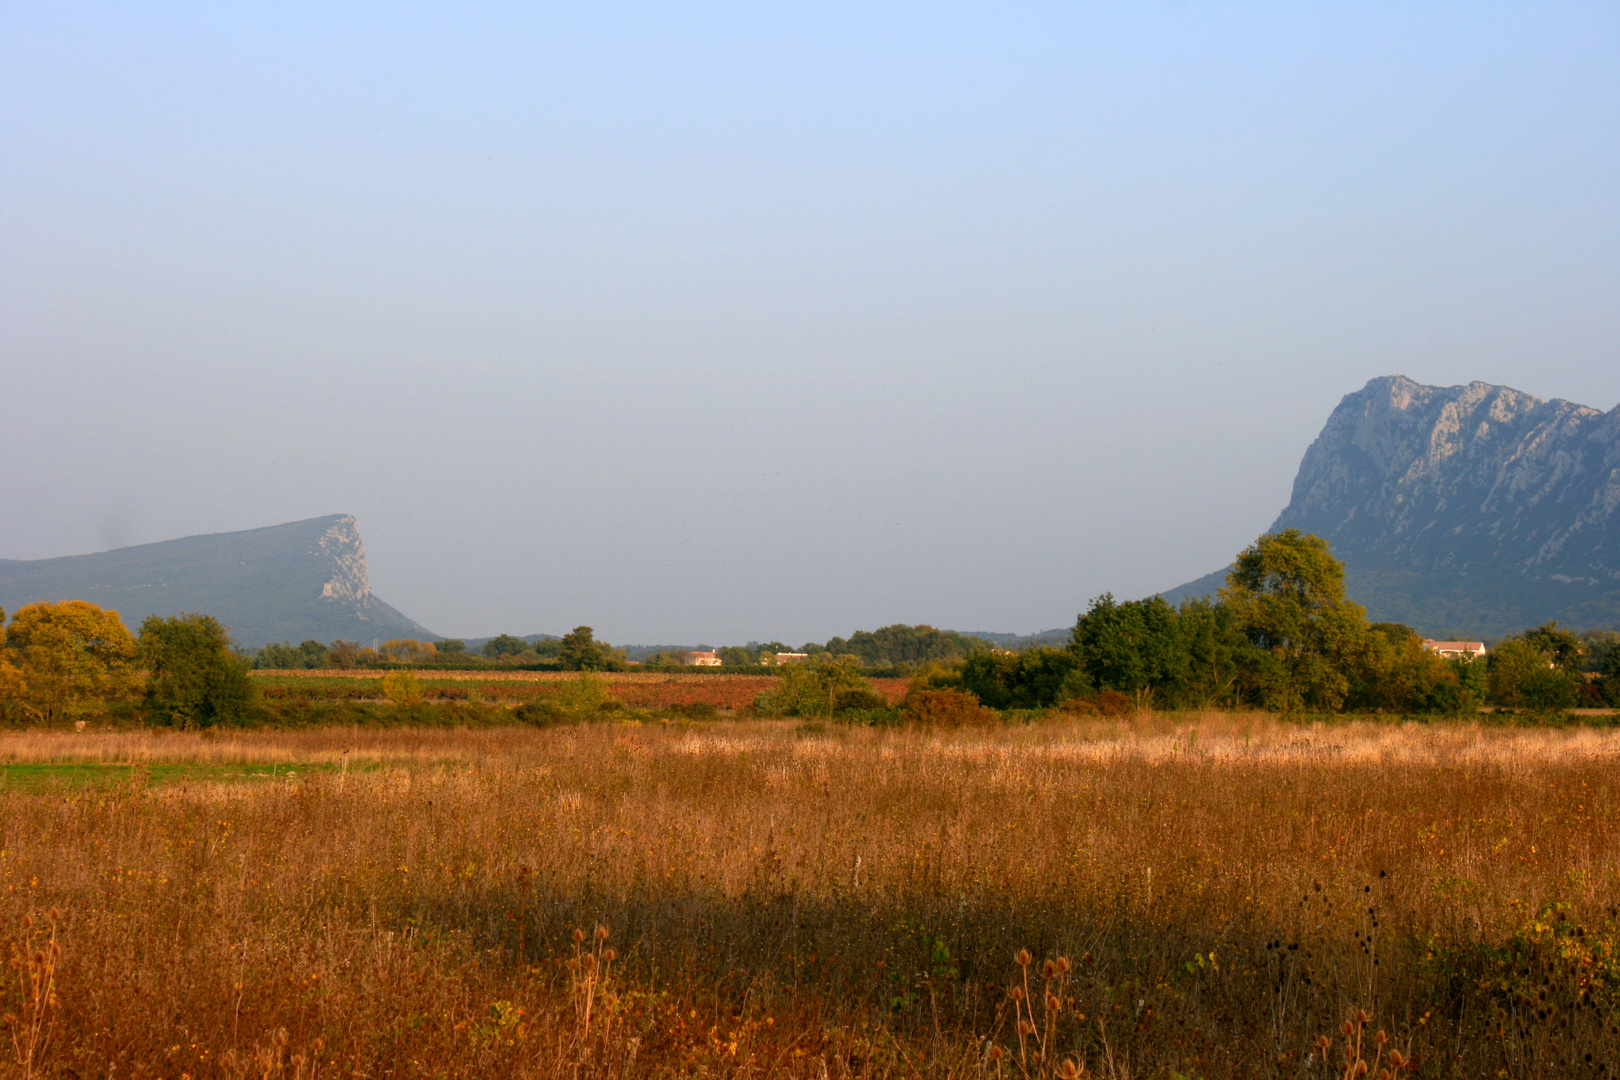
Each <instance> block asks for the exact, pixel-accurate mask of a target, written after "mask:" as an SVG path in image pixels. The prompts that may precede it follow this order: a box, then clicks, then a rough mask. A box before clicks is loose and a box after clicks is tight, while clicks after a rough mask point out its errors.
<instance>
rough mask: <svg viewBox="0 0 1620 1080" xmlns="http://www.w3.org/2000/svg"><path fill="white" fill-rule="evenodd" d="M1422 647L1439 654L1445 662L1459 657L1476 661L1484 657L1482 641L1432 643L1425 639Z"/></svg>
mask: <svg viewBox="0 0 1620 1080" xmlns="http://www.w3.org/2000/svg"><path fill="white" fill-rule="evenodd" d="M1423 647H1424V648H1425V649H1428V650H1429V651H1430V652H1432V653H1439V654H1440V655H1441V656H1443V657H1445V658H1446V659H1447V660H1452V659H1455V658H1457V657H1459V656H1466V657H1469V658H1470V659H1474V660H1477V659H1479V658H1480V657H1482V656H1484V655H1485V643H1484V642H1483V641H1432V640H1430V639H1428V638H1425V639H1424V641H1423Z"/></svg>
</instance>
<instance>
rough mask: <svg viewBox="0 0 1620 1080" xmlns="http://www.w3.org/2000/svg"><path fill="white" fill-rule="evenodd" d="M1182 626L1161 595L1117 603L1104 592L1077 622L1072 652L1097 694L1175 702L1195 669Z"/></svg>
mask: <svg viewBox="0 0 1620 1080" xmlns="http://www.w3.org/2000/svg"><path fill="white" fill-rule="evenodd" d="M1178 622H1179V617H1178V613H1177V612H1176V609H1175V608H1173V607H1171V606H1170V604H1169V602H1168V601H1166V600H1165V599H1164V598H1163V597H1161V596H1153V597H1149V598H1148V599H1146V600H1127V601H1126V602H1124V603H1117V602H1115V600H1114V595H1113V594H1112V593H1104V594H1103V595H1102V596H1099V597H1097V599H1095V600H1093V601H1092V602H1091V608H1090V610H1088V611H1087V612H1086V613H1085V614H1084V615H1082V616H1080V618H1079V620H1078V621H1077V622H1076V623H1075V625H1074V630H1073V632H1072V637H1073V642H1072V644H1071V645H1070V646H1069V650H1070V651H1071V652H1072V653H1073V654H1074V657H1075V659H1076V660H1077V661H1078V663H1079V666H1080V669H1081V670H1082V671H1084V672H1085V675H1086V678H1087V680H1088V681H1089V682H1090V683H1091V685H1092V686H1093V687H1095V688H1096V689H1098V690H1117V691H1119V692H1121V693H1125V694H1131V695H1134V696H1135V697H1136V699H1137V702H1138V704H1139V705H1145V704H1146V703H1147V700H1148V698H1149V697H1150V696H1153V695H1157V696H1158V697H1159V699H1160V700H1161V701H1162V702H1165V703H1170V701H1171V699H1172V698H1174V697H1175V695H1176V691H1177V690H1178V689H1179V687H1180V686H1181V684H1182V683H1183V682H1184V681H1185V679H1186V677H1187V673H1188V670H1189V667H1190V657H1189V656H1188V653H1187V650H1186V648H1185V647H1184V646H1183V643H1182V641H1181V634H1180V627H1179V625H1178Z"/></svg>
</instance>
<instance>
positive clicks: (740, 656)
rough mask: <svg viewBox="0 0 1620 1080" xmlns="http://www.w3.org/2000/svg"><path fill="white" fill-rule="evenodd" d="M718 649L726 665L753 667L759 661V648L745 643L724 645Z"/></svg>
mask: <svg viewBox="0 0 1620 1080" xmlns="http://www.w3.org/2000/svg"><path fill="white" fill-rule="evenodd" d="M716 651H717V652H719V654H720V663H721V664H723V665H725V666H726V667H753V666H754V665H756V664H758V663H759V650H758V649H750V648H748V647H747V646H744V645H724V646H721V647H720V648H719V649H718V650H716Z"/></svg>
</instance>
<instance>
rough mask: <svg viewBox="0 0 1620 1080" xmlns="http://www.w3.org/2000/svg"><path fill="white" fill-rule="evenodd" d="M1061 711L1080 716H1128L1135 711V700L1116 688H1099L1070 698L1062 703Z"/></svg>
mask: <svg viewBox="0 0 1620 1080" xmlns="http://www.w3.org/2000/svg"><path fill="white" fill-rule="evenodd" d="M1063 711H1064V712H1070V713H1078V714H1079V715H1081V716H1129V715H1130V714H1131V713H1133V712H1135V711H1136V702H1134V701H1132V700H1131V698H1130V697H1129V696H1128V695H1126V694H1122V693H1120V692H1119V691H1118V690H1099V691H1097V692H1096V693H1095V694H1088V695H1086V696H1085V697H1076V698H1070V699H1069V700H1068V701H1065V702H1064V703H1063Z"/></svg>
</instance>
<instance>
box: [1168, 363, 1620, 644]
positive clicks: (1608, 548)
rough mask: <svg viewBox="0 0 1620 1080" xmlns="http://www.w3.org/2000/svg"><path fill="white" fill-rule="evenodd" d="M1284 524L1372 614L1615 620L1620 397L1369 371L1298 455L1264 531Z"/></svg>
mask: <svg viewBox="0 0 1620 1080" xmlns="http://www.w3.org/2000/svg"><path fill="white" fill-rule="evenodd" d="M1289 528H1297V529H1301V530H1303V531H1305V532H1311V533H1316V534H1317V535H1318V536H1322V537H1324V538H1326V539H1327V540H1328V541H1329V542H1330V543H1331V544H1332V545H1333V552H1334V554H1336V555H1337V556H1338V557H1339V558H1341V559H1343V560H1344V562H1345V577H1346V584H1347V587H1348V589H1349V592H1350V595H1351V596H1352V597H1354V598H1355V599H1356V600H1358V601H1360V602H1361V603H1363V604H1365V605H1366V606H1367V609H1368V614H1369V615H1370V616H1371V617H1372V618H1373V619H1374V620H1393V621H1400V622H1407V623H1410V624H1412V625H1413V626H1416V627H1417V628H1418V629H1419V630H1421V631H1423V632H1425V633H1446V632H1451V631H1468V632H1471V633H1473V634H1475V635H1481V636H1499V635H1501V634H1505V633H1509V632H1512V631H1514V630H1518V629H1522V628H1523V627H1525V626H1530V625H1534V624H1537V623H1540V622H1543V621H1545V620H1547V619H1552V618H1556V619H1559V620H1560V621H1562V622H1564V623H1566V624H1568V625H1572V626H1575V627H1582V628H1585V627H1596V626H1612V625H1616V624H1620V408H1617V409H1615V410H1614V411H1612V412H1608V413H1604V412H1601V411H1599V410H1597V409H1592V408H1588V407H1586V406H1583V405H1575V404H1572V403H1571V402H1567V401H1557V400H1555V401H1542V400H1541V399H1539V398H1535V397H1532V396H1531V395H1529V394H1525V393H1521V392H1520V391H1517V390H1512V389H1509V388H1507V387H1504V386H1492V385H1490V384H1488V383H1482V382H1475V383H1470V384H1468V385H1467V386H1450V387H1435V386H1423V385H1421V384H1419V383H1416V382H1413V381H1412V380H1411V379H1407V378H1404V377H1402V376H1399V375H1394V376H1387V377H1384V378H1379V379H1374V380H1372V381H1371V382H1369V383H1368V384H1367V385H1366V386H1365V387H1364V388H1362V389H1361V390H1360V391H1358V392H1356V393H1354V394H1350V395H1348V396H1346V397H1345V398H1344V400H1343V401H1341V402H1340V403H1339V406H1338V408H1336V409H1334V411H1333V415H1332V416H1330V417H1329V418H1328V422H1327V424H1326V425H1325V426H1324V427H1323V429H1322V432H1321V434H1320V435H1318V436H1317V438H1316V441H1315V442H1314V443H1312V444H1311V447H1310V449H1309V450H1307V451H1306V453H1305V457H1304V459H1303V460H1302V461H1301V462H1300V467H1299V473H1298V475H1297V476H1296V478H1295V480H1294V490H1293V497H1292V499H1291V500H1290V501H1289V504H1288V506H1287V507H1286V508H1285V509H1284V510H1283V512H1282V513H1281V514H1280V515H1279V516H1278V518H1277V520H1276V521H1275V522H1274V523H1273V524H1272V526H1271V530H1270V531H1272V532H1275V531H1279V530H1282V529H1289ZM1223 577H1224V571H1222V572H1220V573H1217V574H1214V575H1210V576H1209V577H1205V578H1200V579H1199V580H1198V581H1195V582H1189V583H1188V584H1186V585H1183V586H1181V587H1180V588H1178V589H1174V590H1171V591H1170V592H1168V593H1166V594H1165V595H1166V597H1169V598H1179V597H1180V596H1183V595H1205V594H1208V593H1210V592H1212V591H1213V589H1214V588H1215V587H1218V586H1219V584H1220V582H1221V579H1222V578H1223Z"/></svg>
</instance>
